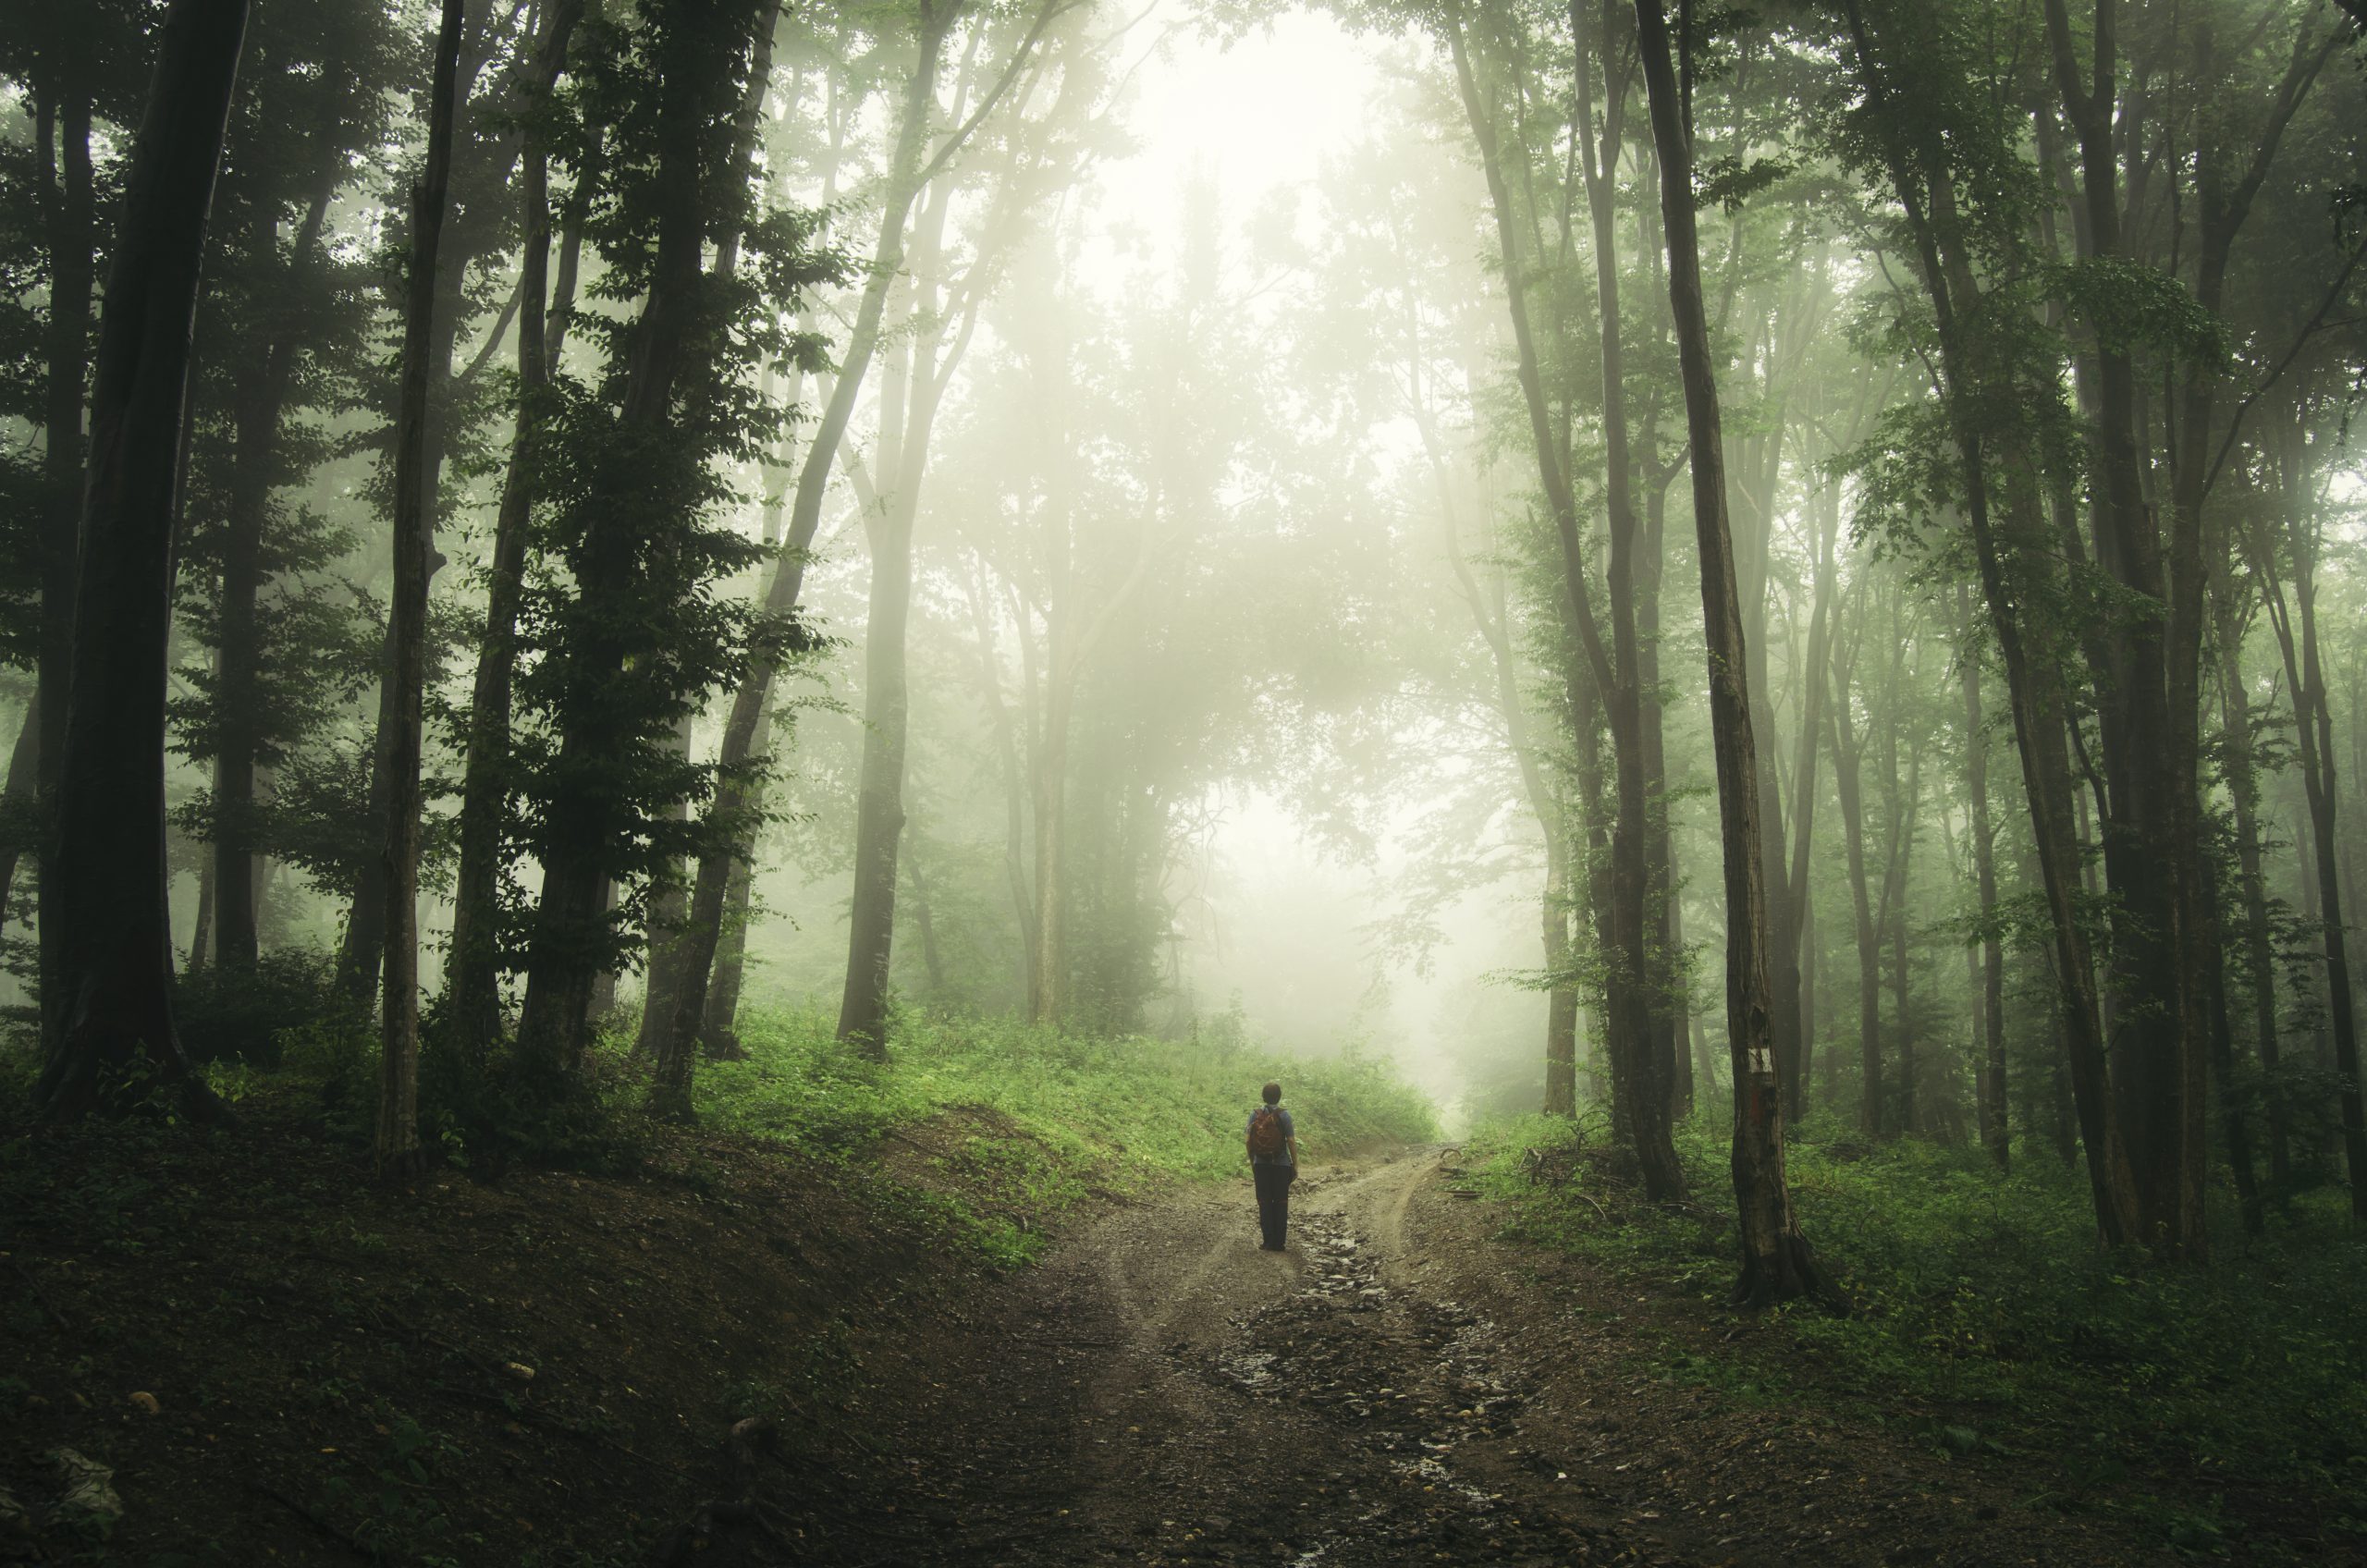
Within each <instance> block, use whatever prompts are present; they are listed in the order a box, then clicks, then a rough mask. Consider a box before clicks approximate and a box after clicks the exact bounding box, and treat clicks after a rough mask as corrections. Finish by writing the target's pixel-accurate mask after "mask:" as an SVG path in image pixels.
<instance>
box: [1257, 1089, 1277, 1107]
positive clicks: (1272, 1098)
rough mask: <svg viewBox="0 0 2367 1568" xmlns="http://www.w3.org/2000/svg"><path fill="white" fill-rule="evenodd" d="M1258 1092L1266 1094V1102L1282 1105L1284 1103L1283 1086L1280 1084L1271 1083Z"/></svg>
mask: <svg viewBox="0 0 2367 1568" xmlns="http://www.w3.org/2000/svg"><path fill="white" fill-rule="evenodd" d="M1258 1093H1260V1094H1262V1095H1264V1096H1266V1103H1267V1104H1268V1105H1280V1104H1282V1085H1281V1084H1267V1085H1266V1086H1265V1087H1264V1088H1263V1089H1261V1090H1259V1091H1258Z"/></svg>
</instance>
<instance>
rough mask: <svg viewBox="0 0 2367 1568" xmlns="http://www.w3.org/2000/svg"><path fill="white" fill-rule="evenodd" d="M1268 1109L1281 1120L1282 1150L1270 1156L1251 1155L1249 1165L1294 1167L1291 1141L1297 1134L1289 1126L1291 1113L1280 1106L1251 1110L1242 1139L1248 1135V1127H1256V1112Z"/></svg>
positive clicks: (1260, 1107)
mask: <svg viewBox="0 0 2367 1568" xmlns="http://www.w3.org/2000/svg"><path fill="white" fill-rule="evenodd" d="M1266 1109H1271V1110H1272V1111H1273V1113H1274V1114H1275V1115H1276V1116H1279V1117H1281V1118H1282V1149H1281V1151H1280V1152H1279V1153H1276V1154H1272V1155H1256V1154H1253V1155H1251V1156H1250V1157H1249V1163H1250V1164H1252V1165H1294V1164H1296V1163H1297V1162H1296V1161H1295V1160H1294V1159H1292V1158H1291V1140H1292V1139H1293V1138H1294V1137H1296V1136H1298V1133H1297V1132H1296V1130H1295V1129H1294V1128H1293V1127H1292V1126H1291V1113H1290V1112H1289V1111H1287V1110H1284V1109H1282V1107H1281V1106H1273V1107H1270V1108H1269V1107H1267V1106H1262V1105H1261V1106H1259V1107H1258V1108H1257V1110H1253V1111H1251V1112H1250V1113H1249V1123H1248V1126H1246V1127H1244V1128H1243V1129H1242V1130H1241V1131H1242V1136H1243V1137H1247V1136H1248V1135H1249V1128H1250V1127H1255V1126H1257V1113H1258V1111H1262V1110H1266Z"/></svg>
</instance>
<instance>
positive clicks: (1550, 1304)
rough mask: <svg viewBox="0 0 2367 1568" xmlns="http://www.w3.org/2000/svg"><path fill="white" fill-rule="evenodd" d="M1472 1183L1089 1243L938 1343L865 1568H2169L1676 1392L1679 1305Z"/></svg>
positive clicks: (1125, 1213)
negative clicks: (1640, 1567) (1668, 1358)
mask: <svg viewBox="0 0 2367 1568" xmlns="http://www.w3.org/2000/svg"><path fill="white" fill-rule="evenodd" d="M1454 1171H1455V1165H1454V1151H1453V1149H1451V1148H1443V1147H1431V1148H1426V1149H1420V1150H1415V1151H1410V1152H1408V1153H1405V1154H1403V1155H1400V1156H1398V1157H1396V1158H1389V1159H1383V1160H1379V1161H1373V1162H1361V1163H1355V1164H1350V1165H1345V1166H1338V1167H1331V1168H1330V1169H1329V1170H1326V1171H1324V1172H1321V1173H1318V1174H1317V1175H1316V1177H1315V1179H1314V1180H1312V1181H1308V1182H1302V1183H1300V1186H1299V1189H1298V1193H1297V1195H1296V1198H1295V1201H1294V1203H1293V1206H1292V1209H1293V1212H1292V1225H1291V1240H1290V1248H1289V1250H1288V1251H1287V1252H1286V1253H1282V1254H1274V1253H1267V1252H1261V1251H1260V1250H1258V1247H1257V1214H1256V1205H1255V1201H1254V1198H1253V1196H1252V1194H1251V1192H1250V1188H1249V1183H1248V1182H1247V1180H1246V1179H1243V1180H1241V1181H1239V1182H1232V1183H1227V1184H1225V1185H1224V1186H1222V1187H1220V1188H1216V1189H1213V1190H1211V1189H1207V1188H1198V1189H1184V1190H1183V1191H1181V1192H1178V1193H1174V1194H1168V1195H1165V1196H1162V1197H1160V1198H1159V1199H1156V1200H1153V1201H1151V1202H1149V1203H1147V1204H1142V1205H1137V1206H1134V1207H1126V1208H1123V1209H1120V1210H1118V1211H1116V1212H1114V1213H1112V1214H1110V1215H1108V1216H1106V1217H1105V1218H1103V1219H1101V1220H1099V1221H1098V1222H1097V1223H1095V1224H1093V1225H1091V1226H1089V1227H1087V1228H1085V1230H1084V1231H1080V1232H1078V1233H1076V1234H1074V1235H1073V1236H1071V1237H1069V1238H1067V1239H1066V1240H1064V1241H1063V1242H1062V1243H1060V1244H1059V1245H1058V1246H1056V1247H1055V1248H1054V1250H1053V1252H1052V1254H1051V1256H1049V1259H1048V1260H1047V1261H1046V1262H1045V1264H1044V1265H1043V1266H1042V1267H1040V1268H1036V1269H1031V1270H1027V1271H1025V1272H1024V1273H1021V1274H1018V1275H1015V1276H1012V1277H1010V1278H1009V1279H1007V1280H1003V1281H1001V1282H1000V1284H999V1285H998V1286H997V1287H996V1289H995V1290H994V1291H993V1292H989V1295H988V1298H987V1299H986V1300H984V1301H981V1302H977V1303H975V1304H973V1305H972V1306H970V1307H969V1308H966V1309H963V1310H962V1311H960V1312H958V1313H957V1314H956V1315H955V1316H954V1317H950V1318H948V1319H947V1320H946V1321H945V1322H944V1323H943V1325H942V1329H943V1333H942V1335H941V1336H940V1337H937V1338H935V1339H934V1340H933V1341H932V1343H931V1344H930V1345H929V1346H927V1347H926V1348H925V1349H922V1348H920V1347H915V1354H914V1361H913V1362H912V1364H911V1365H912V1366H913V1368H914V1374H915V1376H914V1379H913V1389H912V1391H911V1392H910V1393H908V1394H907V1395H905V1396H904V1397H902V1398H901V1400H895V1401H890V1402H887V1403H889V1407H890V1408H891V1409H892V1415H891V1416H889V1417H887V1418H884V1419H882V1420H880V1422H879V1424H878V1426H877V1428H876V1432H877V1450H876V1455H877V1463H878V1464H879V1465H880V1466H881V1468H880V1469H877V1470H875V1471H874V1472H873V1476H872V1479H873V1483H874V1484H873V1485H872V1486H871V1487H869V1488H865V1489H866V1490H867V1491H869V1492H870V1494H871V1495H872V1496H873V1497H875V1498H877V1500H878V1503H877V1508H878V1513H875V1515H874V1528H875V1529H876V1530H877V1536H876V1537H875V1539H874V1544H873V1547H872V1550H867V1551H866V1552H865V1553H864V1555H863V1556H861V1557H860V1558H858V1559H853V1560H852V1561H863V1562H878V1563H889V1562H894V1563H912V1564H944V1565H955V1564H959V1565H963V1568H984V1565H987V1564H994V1565H996V1568H1006V1565H1008V1568H1049V1565H1052V1564H1062V1565H1066V1564H1105V1563H1107V1564H1116V1563H1137V1564H1169V1563H1185V1562H1190V1563H1202V1564H1248V1563H1257V1564H1261V1565H1265V1564H1279V1565H1282V1568H1400V1565H1413V1564H1427V1563H1438V1562H1445V1563H1456V1564H1461V1563H1481V1562H1486V1563H1514V1564H1547V1563H1573V1562H1622V1563H1647V1564H1672V1565H1674V1564H1686V1565H1690V1564H1695V1563H1716V1564H1753V1565H1755V1564H1762V1563H1763V1564H1774V1563H1804V1562H1817V1563H1823V1562H1832V1563H1848V1564H1867V1565H1872V1564H1894V1563H1943V1564H1965V1565H1973V1564H1980V1565H1988V1564H1997V1563H2025V1562H2028V1563H2059V1562H2080V1563H2116V1562H2138V1561H2143V1560H2144V1556H2143V1554H2141V1553H2132V1552H2131V1551H2130V1550H2128V1547H2127V1546H2126V1545H2125V1544H2123V1543H2119V1542H2115V1541H2111V1540H2108V1539H2106V1538H2104V1537H2103V1536H2101V1535H2100V1534H2097V1533H2092V1532H2091V1529H2090V1528H2089V1527H2088V1526H2086V1525H2084V1524H2083V1523H2082V1522H2079V1521H2075V1520H2072V1519H2068V1518H2067V1517H2066V1516H2064V1515H2063V1514H2060V1513H2054V1512H2053V1511H2051V1510H2032V1509H2030V1508H2027V1507H2017V1506H2016V1499H2015V1493H2016V1491H2017V1489H2027V1490H2035V1489H2038V1488H2036V1487H2035V1486H2034V1485H2032V1484H2030V1481H2029V1478H2028V1477H2023V1478H2020V1479H2019V1480H2017V1478H2016V1477H2014V1476H2006V1475H1983V1474H1981V1473H1978V1472H1976V1471H1974V1470H1973V1469H1971V1468H1970V1467H1968V1466H1964V1465H1961V1464H1952V1463H1951V1462H1950V1461H1948V1460H1947V1459H1946V1458H1945V1457H1944V1456H1943V1455H1939V1454H1937V1453H1934V1452H1931V1451H1929V1450H1928V1449H1926V1448H1923V1447H1919V1446H1917V1445H1915V1444H1913V1443H1912V1442H1911V1441H1908V1440H1907V1439H1903V1438H1901V1437H1898V1436H1895V1435H1893V1434H1892V1433H1890V1432H1889V1431H1887V1430H1884V1429H1881V1428H1877V1427H1871V1426H1870V1425H1864V1424H1858V1423H1844V1422H1839V1421H1835V1420H1833V1419H1829V1418H1825V1417H1821V1416H1819V1417H1807V1416H1802V1415H1795V1414H1791V1413H1787V1412H1785V1411H1784V1410H1782V1409H1780V1408H1773V1407H1771V1405H1770V1403H1767V1402H1763V1401H1749V1400H1736V1399H1734V1398H1730V1397H1726V1396H1722V1395H1720V1394H1719V1393H1717V1392H1716V1391H1714V1390H1711V1389H1708V1388H1705V1387H1699V1386H1694V1385H1689V1384H1680V1383H1673V1382H1670V1381H1668V1380H1666V1379H1665V1378H1662V1377H1661V1376H1656V1375H1654V1374H1653V1373H1652V1372H1650V1370H1648V1369H1647V1368H1646V1366H1645V1362H1646V1360H1647V1359H1648V1358H1651V1357H1652V1355H1653V1352H1654V1348H1655V1346H1656V1345H1657V1344H1658V1343H1659V1341H1658V1338H1657V1328H1658V1325H1657V1324H1656V1323H1655V1321H1654V1317H1653V1309H1652V1308H1651V1307H1650V1306H1647V1305H1642V1304H1641V1303H1640V1301H1639V1298H1635V1297H1632V1296H1630V1295H1627V1294H1625V1292H1622V1291H1621V1290H1620V1289H1619V1287H1618V1286H1617V1284H1616V1282H1615V1281H1614V1280H1610V1279H1609V1278H1608V1277H1606V1276H1604V1275H1602V1274H1601V1273H1600V1272H1599V1271H1596V1270H1592V1269H1589V1268H1586V1267H1585V1266H1583V1265H1581V1264H1578V1263H1576V1262H1575V1261H1573V1260H1570V1259H1567V1258H1560V1257H1555V1256H1549V1255H1547V1254H1544V1253H1541V1252H1537V1251H1532V1250H1529V1249H1525V1248H1515V1247H1509V1246H1506V1245H1504V1244H1502V1243H1498V1242H1496V1241H1495V1240H1493V1231H1494V1229H1495V1226H1496V1224H1497V1223H1498V1220H1497V1219H1496V1218H1495V1217H1494V1216H1493V1215H1492V1214H1491V1213H1490V1211H1489V1207H1490V1206H1488V1205H1486V1204H1484V1203H1479V1202H1472V1201H1468V1194H1466V1193H1463V1192H1460V1191H1458V1190H1457V1189H1456V1187H1455V1186H1454V1184H1453V1179H1452V1178H1453V1173H1454ZM1750 1331H1752V1327H1751V1325H1750V1324H1749V1323H1748V1321H1745V1322H1743V1323H1740V1324H1738V1325H1737V1327H1736V1329H1735V1332H1743V1333H1748V1332H1750ZM880 1408H881V1402H875V1403H874V1409H875V1410H877V1409H880ZM891 1503H892V1505H893V1508H894V1513H893V1514H892V1516H891V1515H889V1514H888V1513H887V1509H888V1508H889V1505H890V1504H891Z"/></svg>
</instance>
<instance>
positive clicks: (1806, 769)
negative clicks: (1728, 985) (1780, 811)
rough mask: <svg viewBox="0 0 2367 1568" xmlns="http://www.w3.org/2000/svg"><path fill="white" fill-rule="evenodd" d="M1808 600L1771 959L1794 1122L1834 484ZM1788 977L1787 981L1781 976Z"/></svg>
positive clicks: (1788, 1111)
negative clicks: (1787, 842) (1786, 850)
mask: <svg viewBox="0 0 2367 1568" xmlns="http://www.w3.org/2000/svg"><path fill="white" fill-rule="evenodd" d="M1819 511H1820V514H1821V524H1820V526H1819V529H1818V533H1817V541H1816V543H1817V555H1816V564H1815V569H1814V576H1815V585H1814V588H1813V595H1814V602H1813V604H1812V605H1811V606H1810V608H1809V636H1808V651H1807V655H1806V661H1805V664H1804V667H1803V669H1802V674H1801V699H1800V738H1799V745H1798V749H1797V751H1796V752H1795V753H1793V756H1794V759H1795V760H1794V763H1793V766H1792V853H1791V861H1790V869H1789V871H1788V873H1787V885H1786V887H1785V888H1784V907H1785V909H1786V910H1788V911H1789V912H1790V918H1789V919H1787V920H1786V921H1785V922H1784V924H1783V925H1782V926H1781V927H1780V928H1779V929H1778V930H1777V931H1776V932H1775V933H1774V935H1775V937H1777V938H1778V939H1779V942H1780V943H1782V944H1788V945H1779V947H1778V949H1777V950H1776V953H1775V956H1774V961H1773V962H1774V964H1775V976H1774V986H1775V992H1776V998H1775V1000H1776V1014H1775V1057H1776V1072H1778V1073H1779V1074H1780V1075H1781V1076H1782V1078H1783V1080H1784V1115H1785V1116H1787V1117H1789V1118H1791V1119H1792V1120H1793V1121H1798V1120H1799V1119H1800V1118H1801V1117H1802V1116H1803V1115H1805V1114H1806V1113H1807V1109H1808V1084H1809V1053H1810V1051H1811V1049H1812V1043H1813V1038H1814V1035H1815V1024H1814V1021H1813V1020H1812V1019H1811V1018H1810V1017H1809V1012H1810V1007H1809V996H1810V994H1811V992H1812V991H1813V989H1814V982H1813V981H1812V979H1811V978H1810V977H1809V966H1807V965H1804V964H1802V962H1800V948H1801V945H1802V944H1803V943H1804V942H1805V941H1806V940H1807V936H1806V933H1807V930H1808V926H1809V920H1810V919H1811V918H1812V915H1811V912H1810V910H1809V848H1810V846H1811V844H1812V842H1813V839H1814V832H1815V827H1816V798H1817V792H1816V758H1817V752H1818V749H1819V748H1818V741H1819V740H1820V739H1821V733H1820V732H1821V730H1822V729H1823V728H1824V704H1825V701H1826V691H1827V688H1828V685H1829V680H1828V674H1827V671H1828V668H1829V667H1830V665H1831V664H1832V659H1833V614H1834V609H1833V596H1834V588H1835V580H1836V579H1837V578H1838V576H1839V575H1840V574H1839V570H1838V566H1839V563H1838V561H1837V560H1836V559H1835V547H1836V545H1837V544H1838V540H1837V538H1836V535H1837V534H1838V533H1839V531H1840V526H1841V497H1840V495H1839V486H1838V485H1834V486H1830V487H1828V490H1827V493H1826V494H1825V496H1822V497H1821V500H1820V502H1819ZM1786 975H1789V976H1790V979H1789V981H1788V982H1787V981H1786V979H1785V976H1786Z"/></svg>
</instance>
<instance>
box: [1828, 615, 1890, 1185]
mask: <svg viewBox="0 0 2367 1568" xmlns="http://www.w3.org/2000/svg"><path fill="white" fill-rule="evenodd" d="M1851 662H1852V664H1853V665H1854V663H1855V660H1852V661H1851ZM1834 674H1835V675H1836V676H1837V677H1838V678H1839V680H1841V682H1842V690H1841V692H1838V693H1837V700H1835V701H1834V702H1832V703H1831V704H1829V705H1828V706H1827V709H1826V716H1827V717H1826V721H1825V722H1826V734H1827V738H1828V741H1829V743H1830V745H1831V747H1832V749H1833V793H1834V800H1835V801H1837V802H1839V804H1840V806H1841V843H1842V849H1843V851H1844V853H1845V854H1846V857H1847V864H1848V869H1849V899H1850V907H1851V908H1852V910H1853V911H1854V912H1855V913H1856V915H1857V922H1856V926H1855V935H1856V937H1857V945H1858V1131H1859V1132H1861V1133H1865V1134H1866V1136H1868V1137H1870V1138H1878V1137H1880V1136H1882V1131H1883V1032H1882V987H1883V977H1882V936H1881V932H1880V930H1879V929H1878V927H1877V925H1876V924H1875V921H1874V900H1873V892H1872V888H1871V887H1870V883H1869V881H1868V879H1867V876H1866V810H1865V797H1864V794H1863V792H1862V780H1863V777H1864V772H1863V766H1862V758H1863V757H1864V754H1865V742H1864V741H1860V740H1859V739H1858V732H1857V720H1856V715H1855V711H1854V710H1853V709H1852V708H1851V707H1850V704H1849V692H1848V680H1849V677H1850V671H1849V670H1848V669H1846V668H1844V669H1839V670H1836V671H1834Z"/></svg>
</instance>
